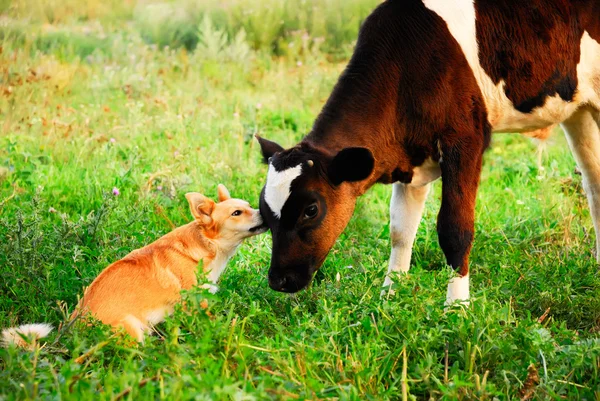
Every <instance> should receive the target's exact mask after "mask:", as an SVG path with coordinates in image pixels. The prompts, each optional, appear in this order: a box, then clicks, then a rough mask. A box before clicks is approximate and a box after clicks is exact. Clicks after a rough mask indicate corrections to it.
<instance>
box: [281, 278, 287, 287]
mask: <svg viewBox="0 0 600 401" xmlns="http://www.w3.org/2000/svg"><path fill="white" fill-rule="evenodd" d="M286 283H287V278H286V277H282V278H281V279H280V280H279V288H280V289H284V288H285V284H286Z"/></svg>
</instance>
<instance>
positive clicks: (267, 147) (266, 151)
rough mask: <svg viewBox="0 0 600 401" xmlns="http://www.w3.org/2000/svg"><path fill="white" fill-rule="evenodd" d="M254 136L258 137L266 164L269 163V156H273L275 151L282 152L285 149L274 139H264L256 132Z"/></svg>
mask: <svg viewBox="0 0 600 401" xmlns="http://www.w3.org/2000/svg"><path fill="white" fill-rule="evenodd" d="M254 137H255V138H256V140H257V141H258V144H259V145H260V151H261V152H262V157H263V163H265V164H269V158H270V157H271V156H273V155H274V154H275V153H277V152H281V151H282V150H284V149H283V148H282V147H281V145H279V144H277V143H275V142H273V141H269V140H268V139H264V138H262V137H260V136H258V135H257V134H255V135H254Z"/></svg>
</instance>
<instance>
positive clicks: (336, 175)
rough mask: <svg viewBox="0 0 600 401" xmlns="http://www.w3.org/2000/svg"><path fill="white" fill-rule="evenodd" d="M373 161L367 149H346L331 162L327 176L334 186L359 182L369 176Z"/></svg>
mask: <svg viewBox="0 0 600 401" xmlns="http://www.w3.org/2000/svg"><path fill="white" fill-rule="evenodd" d="M374 165H375V159H373V154H372V153H371V151H370V150H369V149H367V148H346V149H342V150H340V151H339V152H338V154H337V155H335V157H334V158H333V160H332V161H331V164H330V165H329V169H328V176H329V179H330V180H331V182H332V183H333V184H334V185H340V184H341V183H342V182H355V181H361V180H364V179H365V178H367V177H368V176H370V175H371V173H372V172H373V166H374Z"/></svg>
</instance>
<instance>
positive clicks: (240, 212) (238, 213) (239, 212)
mask: <svg viewBox="0 0 600 401" xmlns="http://www.w3.org/2000/svg"><path fill="white" fill-rule="evenodd" d="M240 214H242V211H241V210H236V211H235V212H233V213H231V215H232V216H239V215H240Z"/></svg>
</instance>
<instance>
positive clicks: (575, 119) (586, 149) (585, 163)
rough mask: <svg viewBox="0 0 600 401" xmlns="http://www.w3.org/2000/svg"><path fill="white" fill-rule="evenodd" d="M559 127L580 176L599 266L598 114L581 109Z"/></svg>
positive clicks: (599, 122) (599, 138)
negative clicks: (594, 232) (593, 233)
mask: <svg viewBox="0 0 600 401" xmlns="http://www.w3.org/2000/svg"><path fill="white" fill-rule="evenodd" d="M562 127H563V129H564V131H565V135H566V137H567V141H568V142H569V146H570V148H571V152H572V153H573V156H574V157H575V160H576V161H577V165H578V166H579V169H580V170H581V174H582V176H583V188H584V190H585V193H586V196H587V199H588V204H589V207H590V215H591V216H592V221H593V223H594V229H595V231H596V260H597V262H598V263H600V236H599V230H600V111H598V110H596V109H592V108H589V107H583V108H581V109H579V110H578V111H577V112H575V114H573V115H572V116H571V117H569V119H567V120H566V121H564V122H563V123H562Z"/></svg>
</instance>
